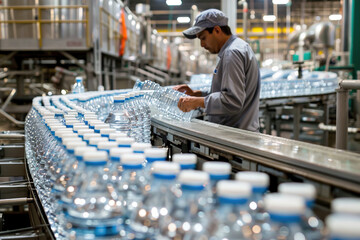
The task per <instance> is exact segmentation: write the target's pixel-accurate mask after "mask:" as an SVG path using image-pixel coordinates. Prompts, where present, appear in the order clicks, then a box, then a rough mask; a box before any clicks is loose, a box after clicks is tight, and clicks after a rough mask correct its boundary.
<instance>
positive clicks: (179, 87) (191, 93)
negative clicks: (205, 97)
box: [173, 84, 202, 97]
mask: <svg viewBox="0 0 360 240" xmlns="http://www.w3.org/2000/svg"><path fill="white" fill-rule="evenodd" d="M173 89H174V90H175V91H179V92H182V93H185V94H186V95H189V96H193V97H201V96H202V92H201V91H200V90H192V89H191V88H190V87H189V86H188V85H186V84H182V85H177V86H175V87H173Z"/></svg>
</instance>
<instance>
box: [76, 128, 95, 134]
mask: <svg viewBox="0 0 360 240" xmlns="http://www.w3.org/2000/svg"><path fill="white" fill-rule="evenodd" d="M77 132H78V135H80V136H83V135H84V134H86V133H94V129H90V128H87V129H79V130H77Z"/></svg>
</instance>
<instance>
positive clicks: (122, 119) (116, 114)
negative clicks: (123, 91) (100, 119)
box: [105, 95, 131, 136]
mask: <svg viewBox="0 0 360 240" xmlns="http://www.w3.org/2000/svg"><path fill="white" fill-rule="evenodd" d="M124 104H125V96H124V95H119V96H114V105H113V106H112V108H111V110H110V113H109V116H108V117H107V118H106V120H105V122H106V123H109V124H110V127H111V128H114V129H116V131H118V132H120V133H125V134H127V135H128V136H129V134H130V127H131V125H130V117H129V113H128V112H127V110H126V109H125V105H124Z"/></svg>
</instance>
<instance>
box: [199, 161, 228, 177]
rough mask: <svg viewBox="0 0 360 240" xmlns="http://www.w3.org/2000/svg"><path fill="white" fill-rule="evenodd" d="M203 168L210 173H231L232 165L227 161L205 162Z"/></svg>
mask: <svg viewBox="0 0 360 240" xmlns="http://www.w3.org/2000/svg"><path fill="white" fill-rule="evenodd" d="M202 169H203V171H204V172H207V173H208V174H210V175H230V173H231V165H230V163H227V162H217V161H214V162H205V163H204V164H203V166H202Z"/></svg>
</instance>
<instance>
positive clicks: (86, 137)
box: [84, 133, 101, 140]
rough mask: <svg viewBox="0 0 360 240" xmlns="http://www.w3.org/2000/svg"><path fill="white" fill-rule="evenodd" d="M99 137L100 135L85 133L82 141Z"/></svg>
mask: <svg viewBox="0 0 360 240" xmlns="http://www.w3.org/2000/svg"><path fill="white" fill-rule="evenodd" d="M94 137H101V135H100V133H85V134H84V140H89V139H90V138H94Z"/></svg>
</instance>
